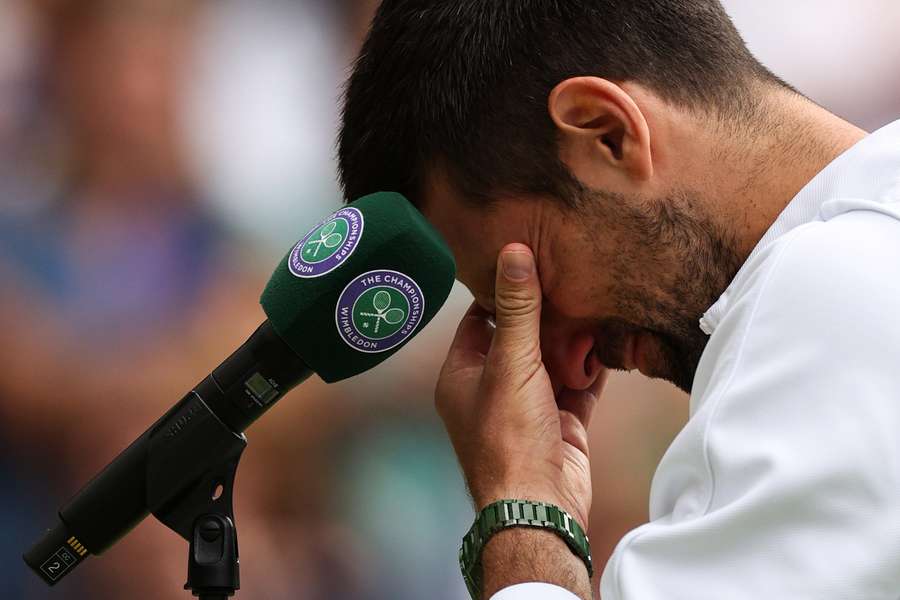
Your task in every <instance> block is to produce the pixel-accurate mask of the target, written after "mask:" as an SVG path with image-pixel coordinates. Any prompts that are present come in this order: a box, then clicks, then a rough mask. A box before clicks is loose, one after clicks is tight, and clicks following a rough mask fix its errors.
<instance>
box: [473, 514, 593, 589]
mask: <svg viewBox="0 0 900 600" xmlns="http://www.w3.org/2000/svg"><path fill="white" fill-rule="evenodd" d="M507 527H533V528H537V529H549V530H550V531H553V532H554V533H556V534H557V535H558V536H559V537H561V538H562V539H563V541H564V542H565V543H566V545H568V546H569V548H570V549H571V550H572V552H574V553H575V555H576V556H578V558H580V559H581V560H582V561H584V565H585V566H586V567H587V570H588V576H590V577H593V576H594V565H593V563H592V562H591V545H590V542H589V541H588V537H587V535H586V534H585V532H584V529H582V528H581V525H579V524H578V522H577V521H575V519H573V518H572V517H571V516H570V515H569V514H568V513H567V512H566V511H564V510H563V509H561V508H559V507H558V506H554V505H553V504H547V503H546V502H534V501H531V500H499V501H497V502H494V503H493V504H488V505H487V506H485V507H484V509H482V511H481V512H480V513H478V516H476V517H475V522H474V523H473V524H472V527H471V529H469V532H468V533H467V534H466V536H465V537H464V538H463V541H462V547H461V548H460V549H459V566H460V569H462V575H463V579H464V580H465V582H466V587H467V588H468V589H469V594H471V596H472V600H481V585H482V579H483V577H482V575H483V573H482V568H481V551H482V550H483V549H484V545H485V544H487V541H488V540H489V539H491V536H493V535H494V534H495V533H497V532H498V531H500V530H502V529H506V528H507Z"/></svg>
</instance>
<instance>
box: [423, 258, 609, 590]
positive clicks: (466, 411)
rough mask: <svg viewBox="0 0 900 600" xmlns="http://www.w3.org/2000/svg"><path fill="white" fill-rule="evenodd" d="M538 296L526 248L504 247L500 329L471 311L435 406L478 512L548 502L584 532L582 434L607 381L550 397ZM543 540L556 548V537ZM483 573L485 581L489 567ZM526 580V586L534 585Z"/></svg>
mask: <svg viewBox="0 0 900 600" xmlns="http://www.w3.org/2000/svg"><path fill="white" fill-rule="evenodd" d="M541 298H542V292H541V285H540V281H539V280H538V274H537V272H536V269H535V265H534V258H533V255H532V253H531V250H530V249H529V248H528V247H527V246H523V245H521V244H510V245H509V246H507V247H505V248H504V249H503V251H502V252H501V254H500V257H499V258H498V264H497V282H496V292H495V306H496V315H495V324H496V327H495V326H494V325H493V324H492V323H491V321H490V315H489V314H487V313H486V312H484V311H483V310H482V309H480V308H478V307H477V306H473V307H472V308H471V309H470V310H469V312H468V313H467V314H466V316H465V317H464V318H463V321H462V323H460V326H459V330H458V331H457V334H456V338H455V339H454V341H453V344H452V346H451V348H450V352H449V354H448V356H447V360H446V362H445V364H444V368H443V370H442V372H441V376H440V380H439V382H438V386H437V391H436V395H435V402H436V405H437V409H438V412H439V413H440V415H441V418H442V419H443V420H444V423H445V425H446V427H447V431H448V432H449V435H450V439H451V441H452V442H453V446H454V448H455V450H456V454H457V456H458V457H459V461H460V465H461V466H462V470H463V473H464V475H465V478H466V481H467V483H468V486H469V491H470V492H471V493H472V498H473V500H474V501H475V504H476V509H477V510H481V509H482V508H484V507H485V506H487V505H488V504H490V503H492V502H494V501H496V500H500V499H503V498H519V499H526V500H538V501H542V502H550V503H552V504H556V505H557V506H559V507H560V508H562V509H563V510H565V511H567V512H568V513H569V514H571V515H572V517H574V518H575V519H576V520H577V521H578V522H579V523H580V524H581V525H582V527H584V528H585V530H587V527H588V514H589V512H590V507H591V475H590V463H589V459H588V456H589V453H588V443H587V431H586V428H587V425H588V421H589V419H590V414H591V411H592V409H593V406H594V404H595V403H596V398H597V395H598V394H599V393H600V390H601V389H602V386H603V383H604V381H605V378H606V374H605V372H604V373H603V375H602V376H601V377H600V378H599V379H598V381H597V382H596V383H595V384H594V385H593V386H592V387H591V388H590V389H588V390H582V391H576V390H568V389H564V390H562V391H561V392H560V394H559V397H556V396H555V395H554V392H553V387H552V385H551V382H550V377H549V375H548V373H547V371H546V369H545V368H544V364H543V362H542V361H541V345H540V323H541ZM533 533H540V532H533ZM505 535H506V534H505V533H503V532H502V533H500V534H498V535H497V536H495V537H498V538H499V537H503V536H505ZM543 535H544V536H545V537H544V538H543V539H545V541H546V543H547V544H548V547H551V548H552V547H554V544H555V542H554V540H553V539H552V538H553V537H555V536H554V535H553V534H552V533H549V532H548V533H545V534H543ZM546 536H549V537H546ZM532 537H533V534H532ZM506 539H507V540H508V539H509V536H506ZM502 543H503V542H501V544H502ZM558 543H559V545H561V548H563V549H564V550H565V552H568V549H567V548H566V547H565V546H564V545H562V541H561V540H559V541H558ZM490 545H491V544H489V546H490ZM557 550H558V548H557ZM576 560H577V559H576ZM551 564H552V563H551ZM582 569H583V567H582ZM485 570H486V573H485V575H486V579H487V577H488V573H487V564H486V565H485ZM523 576H525V577H526V578H525V579H521V580H524V581H528V580H536V579H537V578H530V579H529V578H527V576H528V574H523ZM585 579H586V578H585ZM537 580H540V579H537ZM544 580H546V579H544ZM588 595H589V594H588Z"/></svg>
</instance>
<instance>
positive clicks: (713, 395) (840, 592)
mask: <svg viewBox="0 0 900 600" xmlns="http://www.w3.org/2000/svg"><path fill="white" fill-rule="evenodd" d="M771 260H774V261H775V262H774V263H773V264H772V265H771V268H769V269H766V270H761V271H760V273H759V274H758V275H759V277H758V280H757V281H756V282H755V283H754V284H753V285H754V286H756V288H755V289H756V290H757V292H758V293H756V294H755V295H753V294H748V295H747V296H746V297H743V298H740V299H735V308H734V309H733V310H732V312H731V313H730V314H728V315H726V316H725V318H724V319H723V321H722V323H721V325H720V327H719V328H718V329H717V331H716V333H715V334H714V336H713V337H714V338H715V336H718V335H720V334H721V335H722V336H726V337H724V338H719V340H715V339H711V340H710V344H711V345H713V344H719V343H720V342H721V340H722V339H728V342H727V344H726V345H725V346H721V347H719V348H718V350H716V351H717V352H718V351H719V350H721V357H719V358H717V359H716V360H717V361H719V362H718V364H715V365H709V364H707V367H711V368H714V371H715V375H714V377H713V378H712V379H711V380H710V384H709V386H708V387H707V388H706V389H705V392H704V397H703V398H702V399H700V400H699V405H698V408H697V410H696V412H695V413H694V414H693V415H692V417H691V420H690V421H689V423H688V425H687V426H686V427H685V429H684V430H683V431H682V432H681V433H680V434H679V436H678V437H677V438H676V440H675V441H674V443H673V444H672V446H671V447H670V448H669V450H668V451H667V453H666V456H665V457H664V459H663V461H662V463H661V464H660V467H659V469H658V470H657V473H656V475H655V477H654V481H653V491H652V494H651V516H652V518H653V520H652V521H651V522H650V523H648V524H647V525H644V526H642V527H639V528H638V529H636V530H634V531H632V532H630V533H629V534H628V535H627V536H626V537H625V538H623V539H622V541H621V542H620V543H619V545H618V546H617V548H616V550H615V552H614V553H613V556H612V558H611V560H610V561H609V563H608V564H607V567H606V569H605V571H604V573H603V577H602V581H601V596H602V598H603V600H706V599H709V600H722V599H727V600H769V599H778V600H780V599H787V598H790V599H791V600H839V599H840V600H845V599H851V598H852V599H858V600H897V598H898V595H900V222H898V221H897V220H896V219H893V218H890V217H885V216H884V215H877V214H875V213H872V212H868V213H867V212H865V211H858V212H852V213H847V214H846V215H842V216H839V217H837V218H835V219H833V220H831V221H828V222H824V223H823V222H816V223H811V224H809V225H806V226H803V227H801V228H799V229H798V230H797V231H795V232H792V233H791V234H789V235H788V236H785V239H784V245H783V247H782V248H781V250H780V252H779V253H778V254H777V255H773V256H772V258H771ZM732 318H733V319H740V322H729V319H732ZM706 358H707V357H706V356H704V359H706ZM701 368H703V362H701ZM692 402H693V400H692Z"/></svg>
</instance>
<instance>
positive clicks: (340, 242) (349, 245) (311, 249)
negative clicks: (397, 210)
mask: <svg viewBox="0 0 900 600" xmlns="http://www.w3.org/2000/svg"><path fill="white" fill-rule="evenodd" d="M363 225H364V222H363V215H362V213H361V212H360V211H359V210H357V209H356V208H353V207H347V208H342V209H341V210H339V211H337V212H336V213H334V214H333V215H331V216H330V217H328V218H327V219H325V220H324V221H322V222H321V223H319V224H318V225H317V226H316V227H315V228H313V230H312V231H310V232H309V233H308V234H306V237H305V238H303V239H302V240H300V242H299V243H298V244H297V245H296V246H294V250H293V251H292V252H291V256H290V259H289V260H288V268H290V270H291V273H293V274H294V275H296V276H297V277H302V278H304V279H311V278H314V277H321V276H322V275H327V274H328V273H331V272H332V271H334V270H335V269H337V268H338V267H340V266H341V265H342V264H344V263H345V262H346V261H347V259H348V258H350V255H351V254H353V251H354V250H356V247H357V246H358V245H359V241H360V240H361V239H362V234H363Z"/></svg>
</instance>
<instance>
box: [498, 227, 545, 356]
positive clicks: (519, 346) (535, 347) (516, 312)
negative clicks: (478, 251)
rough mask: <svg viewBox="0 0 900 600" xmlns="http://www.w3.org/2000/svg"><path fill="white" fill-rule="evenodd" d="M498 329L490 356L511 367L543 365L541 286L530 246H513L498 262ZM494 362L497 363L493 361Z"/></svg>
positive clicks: (510, 245) (501, 255) (505, 250)
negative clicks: (512, 365)
mask: <svg viewBox="0 0 900 600" xmlns="http://www.w3.org/2000/svg"><path fill="white" fill-rule="evenodd" d="M494 289H495V292H494V306H495V315H494V320H495V323H496V326H497V329H496V331H495V332H494V339H493V340H492V343H491V349H490V354H491V355H493V356H492V358H493V359H494V360H498V361H501V362H502V363H505V364H506V365H507V366H509V365H511V364H516V363H520V362H530V361H533V360H537V361H540V348H541V341H540V333H541V295H542V294H541V283H540V281H539V280H538V274H537V269H536V268H535V264H534V255H533V254H532V252H531V249H530V248H528V246H525V245H523V244H509V245H508V246H506V247H505V248H503V250H502V251H501V252H500V256H499V257H498V259H497V281H496V284H495V288H494ZM490 362H493V361H490Z"/></svg>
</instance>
